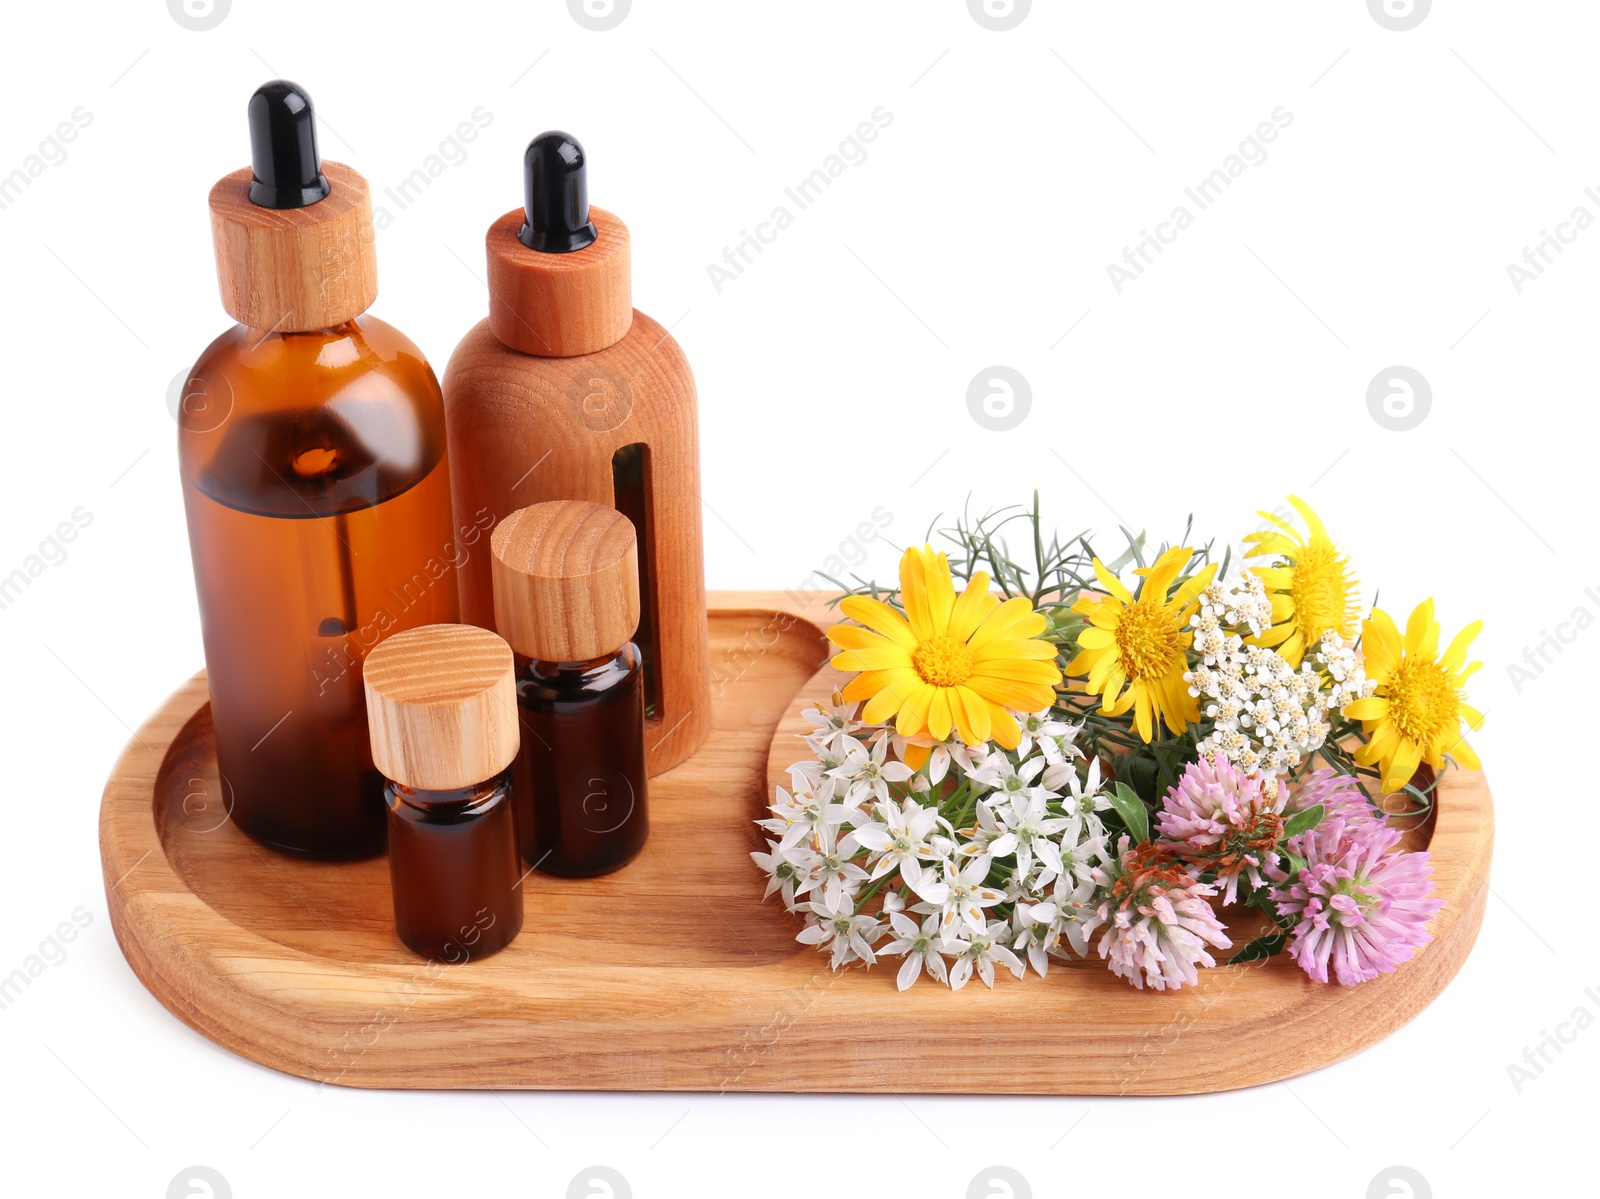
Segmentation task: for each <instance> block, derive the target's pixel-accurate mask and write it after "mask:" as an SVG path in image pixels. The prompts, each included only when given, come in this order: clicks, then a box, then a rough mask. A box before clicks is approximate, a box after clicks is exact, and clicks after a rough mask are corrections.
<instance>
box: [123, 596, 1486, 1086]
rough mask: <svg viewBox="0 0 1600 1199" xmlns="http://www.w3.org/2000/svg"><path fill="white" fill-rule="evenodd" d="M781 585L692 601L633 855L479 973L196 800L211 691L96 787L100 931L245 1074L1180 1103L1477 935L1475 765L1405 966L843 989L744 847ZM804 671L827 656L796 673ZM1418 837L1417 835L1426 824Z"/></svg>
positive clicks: (1061, 973)
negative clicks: (677, 718) (104, 916)
mask: <svg viewBox="0 0 1600 1199" xmlns="http://www.w3.org/2000/svg"><path fill="white" fill-rule="evenodd" d="M801 598H803V599H804V602H799V603H797V602H796V597H793V596H783V595H779V594H777V593H753V592H752V593H722V594H716V595H713V597H712V606H713V611H712V614H711V645H712V670H713V680H714V682H713V687H712V694H713V725H712V732H711V735H710V737H709V738H708V739H707V741H706V743H705V745H704V746H703V748H702V749H701V750H700V752H699V753H697V754H696V755H695V756H694V757H692V758H691V759H689V760H688V761H687V762H685V763H683V764H682V765H681V766H679V767H677V768H676V769H674V770H671V771H669V772H667V773H666V774H663V775H660V776H658V777H657V778H656V779H654V780H652V782H651V795H650V803H651V825H652V831H651V838H650V843H649V845H648V846H647V848H646V850H645V852H644V853H643V854H642V855H641V856H640V857H639V859H638V860H636V861H635V862H633V863H632V864H631V865H629V866H628V867H627V868H625V869H624V870H622V871H619V872H618V873H616V874H613V875H609V876H607V877H604V878H600V879H589V880H566V879H556V878H551V877H549V876H546V875H542V874H532V875H530V876H528V878H527V879H526V881H525V882H524V891H525V898H526V904H527V914H526V921H525V924H524V928H523V932H522V934H521V936H520V937H519V938H518V939H517V941H516V942H515V943H513V944H512V945H511V946H510V947H509V948H508V949H506V950H504V951H503V952H501V953H500V954H498V955H496V956H495V957H492V958H489V959H487V960H486V961H483V962H479V963H474V964H469V965H460V966H451V965H442V964H436V963H429V962H425V961H423V960H421V959H419V958H416V957H414V956H412V955H411V954H410V953H409V952H408V951H407V950H405V949H404V947H403V946H401V944H400V942H399V941H398V940H397V939H396V937H395V935H394V931H393V928H392V925H391V911H390V906H389V892H388V866H387V863H386V862H384V861H383V860H382V859H377V860H373V861H367V862H358V863H338V864H330V863H315V862H302V861H298V860H295V859H290V858H285V857H281V856H279V855H277V854H274V853H272V852H271V851H268V850H265V849H262V848H260V847H259V846H257V845H255V844H254V843H253V842H251V841H250V840H248V839H247V838H246V837H244V836H243V835H242V834H241V833H240V832H239V831H238V830H237V829H236V828H234V826H233V825H232V824H230V823H228V822H227V820H226V819H225V815H224V807H223V805H222V804H221V803H219V800H218V782H217V775H216V767H215V762H214V760H213V748H212V743H211V723H210V711H209V708H208V707H207V704H206V683H205V676H204V675H203V674H202V675H197V676H196V677H195V678H194V679H192V680H190V681H189V682H188V683H187V684H185V685H184V686H183V687H182V688H181V689H180V690H179V691H178V692H177V693H176V694H175V695H173V696H172V698H171V699H169V700H168V701H167V703H166V704H165V705H164V706H163V707H162V708H161V710H160V711H158V712H157V713H156V714H155V715H154V716H153V717H151V719H150V720H149V721H148V722H147V723H146V724H145V725H144V727H143V728H141V729H140V730H139V732H138V734H137V735H136V736H135V738H134V740H133V741H132V742H131V743H130V744H129V746H128V748H127V749H126V750H125V751H124V752H123V755H122V757H121V759H120V760H119V761H118V763H117V766H116V769H115V771H114V773H113V774H112V776H111V779H110V781H109V782H108V783H107V785H106V790H105V797H104V800H103V802H102V806H101V813H100V850H101V858H102V863H103V868H104V872H105V882H106V896H107V902H108V905H109V908H110V913H111V920H112V925H113V927H114V929H115V930H116V935H117V940H118V942H119V943H120V944H121V946H122V949H123V953H124V954H125V955H126V956H127V959H128V962H129V964H130V965H131V966H132V967H133V969H134V972H135V973H136V974H137V975H138V976H139V978H140V980H141V981H142V982H143V983H144V984H145V986H146V987H148V988H149V989H150V991H151V993H152V994H154V995H155V996H156V998H158V999H159V1000H160V1001H161V1002H162V1003H163V1004H165V1005H166V1006H167V1007H168V1008H169V1009H170V1010H171V1011H172V1012H173V1013H174V1014H175V1015H177V1016H178V1017H179V1018H180V1019H182V1020H183V1021H184V1022H186V1023H187V1024H189V1025H191V1026H192V1027H194V1028H195V1029H197V1030H198V1031H200V1032H201V1033H203V1034H204V1035H206V1036H207V1037H210V1038H211V1039H212V1040H214V1041H216V1042H217V1043H218V1044H220V1045H223V1046H225V1047H227V1048H229V1049H232V1050H233V1051H235V1052H237V1053H239V1054H242V1055H243V1056H245V1057H248V1058H250V1059H252V1060H254V1061H257V1062H261V1063H264V1064H266V1065H269V1066H272V1067H274V1068H276V1069H279V1070H284V1071H287V1072H289V1073H291V1074H296V1075H300V1076H302V1077H305V1078H310V1079H315V1080H318V1081H327V1082H336V1083H341V1084H344V1085H347V1086H361V1087H465V1088H495V1089H516V1088H530V1089H584V1090H685V1091H721V1090H735V1091H859V1092H869V1091H884V1092H904V1091H923V1092H958V1093H959V1092H994V1093H1016V1094H1118V1093H1122V1094H1146V1095H1152V1094H1183V1093H1192V1092H1200V1091H1220V1090H1228V1089H1231V1088H1235V1087H1244V1086H1250V1085H1253V1084H1257V1083H1265V1082H1272V1081H1276V1080H1278V1079H1282V1078H1287V1077H1291V1076H1293V1075H1296V1074H1300V1073H1303V1072H1305V1071H1308V1070H1312V1069H1315V1068H1317V1067H1318V1066H1322V1065H1325V1064H1327V1063H1329V1062H1333V1061H1337V1060H1339V1059H1340V1058H1343V1057H1347V1056H1348V1055H1350V1054H1352V1053H1355V1052H1357V1051H1358V1050H1360V1049H1363V1048H1365V1047H1366V1046H1368V1045H1371V1044H1373V1043H1374V1042H1375V1041H1377V1040H1379V1039H1381V1038H1382V1037H1383V1036H1385V1035H1387V1034H1388V1033H1389V1032H1391V1031H1393V1030H1394V1029H1396V1028H1398V1027H1399V1026H1400V1025H1401V1024H1404V1023H1405V1022H1406V1021H1407V1020H1409V1019H1411V1018H1412V1017H1413V1016H1415V1015H1416V1014H1417V1013H1418V1012H1420V1011H1421V1010H1422V1009H1423V1008H1424V1007H1425V1006H1427V1004H1428V1003H1429V1002H1430V1001H1431V1000H1432V999H1433V998H1434V996H1436V995H1437V994H1439V992H1440V991H1441V990H1443V988H1444V986H1445V985H1446V984H1447V983H1448V982H1449V981H1450V979H1451V978H1452V977H1453V976H1454V974H1455V972H1456V970H1457V969H1458V968H1459V967H1460V965H1461V963H1462V961H1463V960H1464V959H1465V957H1466V954H1467V952H1468V950H1469V949H1470V948H1471V946H1472V943H1473V940H1474V938H1475V937H1476V936H1477V932H1478V927H1479V924H1480V923H1481V921H1482V917H1483V907H1484V901H1485V897H1486V895H1487V884H1488V869H1489V857H1490V850H1491V844H1492V840H1493V816H1492V811H1491V806H1490V799H1489V790H1488V787H1487V785H1486V784H1485V782H1484V779H1483V776H1482V775H1481V774H1478V773H1475V772H1469V771H1452V772H1451V773H1450V775H1449V776H1447V779H1446V782H1445V783H1444V785H1443V786H1442V787H1441V788H1440V793H1439V797H1438V805H1437V817H1436V819H1435V820H1434V821H1433V827H1432V830H1431V848H1432V850H1433V861H1434V873H1435V879H1436V885H1437V888H1438V892H1439V894H1440V895H1441V896H1443V897H1444V899H1445V901H1446V902H1445V908H1444V910H1443V911H1442V912H1441V913H1440V915H1439V916H1438V917H1437V919H1436V921H1435V924H1434V935H1435V938H1436V939H1435V940H1434V942H1433V943H1432V944H1430V945H1429V946H1427V947H1426V948H1425V949H1424V950H1423V951H1422V953H1421V954H1420V955H1419V956H1418V957H1417V958H1416V959H1415V960H1414V961H1412V962H1410V963H1408V964H1406V965H1404V966H1402V967H1401V968H1400V969H1399V971H1398V972H1396V973H1395V974H1392V975H1387V976H1385V977H1382V978H1380V979H1378V980H1376V981H1374V982H1371V983H1367V984H1365V985H1364V986H1360V987H1355V988H1343V987H1337V986H1319V985H1317V984H1314V983H1312V982H1310V981H1309V980H1307V979H1306V978H1305V976H1304V975H1302V974H1301V973H1300V971H1299V970H1298V969H1297V968H1296V967H1295V966H1294V965H1293V963H1291V962H1290V961H1289V960H1288V959H1287V958H1286V957H1284V956H1281V955H1280V956H1279V957H1278V958H1274V959H1272V960H1270V961H1269V962H1267V963H1266V964H1264V965H1263V964H1257V965H1254V966H1235V967H1223V968H1219V969H1216V970H1211V971H1205V972H1202V980H1203V981H1202V982H1201V984H1200V985H1199V986H1196V987H1193V988H1186V989H1184V990H1182V991H1179V992H1177V993H1172V994H1155V993H1151V992H1140V991H1136V990H1134V989H1133V988H1132V987H1130V986H1128V985H1127V984H1126V983H1124V982H1122V981H1121V980H1120V979H1117V978H1114V977H1113V976H1112V975H1111V974H1110V972H1109V971H1107V970H1106V969H1104V968H1103V966H1101V965H1100V964H1099V963H1086V964H1081V965H1074V966H1070V967H1065V968H1060V969H1058V968H1056V967H1055V966H1052V968H1051V972H1050V975H1049V977H1048V978H1044V979H1040V978H1037V977H1033V976H1030V977H1029V978H1028V979H1027V980H1026V981H1024V982H1018V981H1017V980H1015V979H1013V978H1011V977H1010V976H1009V975H1003V977H1002V978H1001V980H1000V981H999V982H997V984H996V986H995V989H994V990H993V991H992V992H991V991H988V990H985V989H984V987H983V986H982V985H981V984H980V983H977V982H974V983H972V984H970V985H969V986H968V987H967V988H966V989H965V990H963V991H960V992H957V993H951V992H950V991H948V990H946V989H944V988H942V987H937V986H934V985H931V984H929V983H928V982H927V980H924V981H923V982H922V983H919V984H918V985H917V986H916V987H914V988H913V989H912V990H911V991H909V992H907V993H905V994H900V993H898V992H897V991H896V990H895V984H894V969H893V968H892V966H890V967H889V968H880V969H875V970H871V971H866V970H862V969H859V968H852V969H849V970H847V971H844V972H842V973H839V974H835V973H833V972H831V971H830V970H829V969H828V967H827V959H826V957H825V956H824V955H822V954H819V953H817V952H816V951H815V950H814V949H812V948H811V947H809V946H803V945H799V944H797V943H796V942H795V940H794V935H795V933H796V932H797V931H798V925H797V922H796V921H795V919H794V918H793V917H791V916H790V915H788V914H787V913H786V912H784V911H783V910H782V907H781V905H779V903H778V902H777V900H776V899H774V900H773V901H771V902H769V903H766V904H763V903H762V902H761V891H762V879H761V875H760V874H759V872H758V871H757V870H756V868H755V866H754V865H753V864H752V863H751V861H750V858H749V856H748V854H749V851H750V850H751V849H760V848H762V847H763V842H762V841H761V839H760V836H759V830H757V829H756V828H755V827H754V825H752V824H751V821H752V819H753V818H755V817H756V816H758V815H760V814H761V809H762V808H763V807H764V806H765V804H766V803H767V802H768V796H769V795H770V794H771V787H772V784H773V783H774V782H782V781H785V779H786V777H787V776H786V774H785V768H786V767H787V766H788V765H789V764H790V763H791V762H792V761H794V760H795V759H796V758H798V757H801V756H803V755H804V745H803V744H802V743H801V742H800V741H798V740H796V739H795V738H794V736H793V735H792V734H794V733H796V732H799V731H801V730H802V729H803V728H804V727H805V723H804V721H803V720H802V719H801V717H800V715H799V714H800V711H801V709H802V708H803V707H805V706H806V705H807V704H809V703H811V702H814V700H815V699H816V698H820V697H823V696H826V694H827V693H828V691H829V690H830V689H831V687H832V686H833V683H834V678H835V676H834V675H833V672H832V671H831V670H829V669H827V668H826V667H822V663H823V662H824V660H825V657H826V648H825V646H824V643H823V641H822V638H821V633H820V627H824V626H825V625H826V624H827V623H828V622H829V620H830V618H831V613H830V612H829V611H828V610H826V609H824V608H823V607H822V606H821V605H820V603H818V602H816V601H815V600H814V599H813V598H809V597H801ZM819 667H821V669H819ZM1419 836H1420V837H1421V838H1423V839H1426V838H1427V836H1428V831H1427V830H1422V831H1421V833H1420V834H1419Z"/></svg>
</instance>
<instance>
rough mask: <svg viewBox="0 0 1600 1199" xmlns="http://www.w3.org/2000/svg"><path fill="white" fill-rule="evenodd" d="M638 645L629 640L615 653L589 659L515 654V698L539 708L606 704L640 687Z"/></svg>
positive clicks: (573, 707)
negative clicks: (544, 658)
mask: <svg viewBox="0 0 1600 1199" xmlns="http://www.w3.org/2000/svg"><path fill="white" fill-rule="evenodd" d="M640 680H641V658H640V655H639V647H638V646H637V645H635V644H634V643H633V642H631V641H630V642H628V643H627V644H626V645H624V646H623V647H622V648H621V649H619V650H618V651H617V652H616V653H615V654H611V655H608V656H607V657H604V658H596V659H594V660H592V661H589V662H536V661H531V660H529V659H527V658H523V657H521V656H519V657H518V658H517V673H516V686H517V700H518V702H519V703H521V704H522V705H523V706H524V707H532V708H538V709H551V708H561V709H564V710H569V711H570V710H573V709H594V708H607V707H610V706H612V705H613V704H618V703H621V702H623V701H624V700H625V699H627V698H628V697H629V696H631V695H633V694H634V693H635V692H637V691H638V689H639V684H640Z"/></svg>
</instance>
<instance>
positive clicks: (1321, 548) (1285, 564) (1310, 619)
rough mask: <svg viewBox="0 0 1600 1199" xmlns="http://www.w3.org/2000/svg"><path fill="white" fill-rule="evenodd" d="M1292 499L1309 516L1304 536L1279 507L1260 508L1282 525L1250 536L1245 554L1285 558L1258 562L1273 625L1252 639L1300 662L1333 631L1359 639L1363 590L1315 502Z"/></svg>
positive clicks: (1296, 663) (1347, 638)
mask: <svg viewBox="0 0 1600 1199" xmlns="http://www.w3.org/2000/svg"><path fill="white" fill-rule="evenodd" d="M1289 503H1291V504H1292V505H1294V510H1295V511H1296V512H1298V513H1299V514H1300V516H1301V518H1302V519H1303V520H1304V521H1305V522H1306V535H1305V536H1304V537H1301V536H1300V534H1299V533H1298V532H1297V531H1296V530H1295V527H1294V525H1292V524H1290V523H1289V522H1288V521H1286V520H1284V519H1283V518H1282V517H1281V516H1278V515H1277V514H1276V513H1273V512H1259V513H1257V515H1258V516H1261V517H1263V518H1264V519H1266V520H1268V521H1270V522H1271V523H1272V524H1273V525H1274V526H1276V527H1275V528H1272V529H1264V530H1262V531H1261V532H1259V533H1251V534H1250V535H1249V536H1248V537H1246V538H1245V540H1246V541H1251V542H1255V546H1254V548H1252V549H1251V550H1250V552H1249V553H1248V554H1246V555H1245V557H1247V558H1257V557H1261V556H1263V555H1270V556H1271V557H1273V558H1276V559H1278V560H1279V562H1278V563H1277V564H1276V565H1273V566H1257V567H1253V568H1252V569H1253V570H1254V571H1255V573H1256V574H1257V575H1259V576H1260V577H1261V582H1262V583H1263V584H1264V585H1265V587H1266V590H1267V594H1268V595H1269V596H1270V597H1271V598H1272V627H1271V628H1270V629H1267V630H1264V631H1263V632H1262V633H1261V635H1260V636H1258V637H1252V638H1250V639H1249V642H1248V644H1250V645H1262V646H1266V647H1268V648H1270V649H1276V650H1277V651H1278V654H1279V656H1280V657H1282V658H1283V660H1284V661H1286V662H1288V663H1289V665H1290V666H1296V667H1297V666H1299V665H1300V659H1302V658H1303V657H1305V655H1306V653H1307V652H1308V651H1310V650H1313V649H1315V648H1316V646H1317V642H1319V641H1321V640H1322V638H1323V636H1324V635H1325V634H1327V633H1337V634H1339V636H1341V637H1343V638H1344V639H1345V641H1347V642H1348V641H1353V640H1354V639H1355V630H1356V621H1357V620H1359V619H1360V616H1361V592H1360V590H1359V584H1358V583H1357V581H1356V579H1355V578H1354V577H1352V576H1351V574H1350V559H1348V558H1346V557H1345V556H1344V553H1343V551H1342V550H1341V549H1340V548H1339V547H1338V546H1337V545H1335V544H1334V543H1333V541H1332V539H1331V538H1329V536H1328V530H1327V529H1326V528H1324V527H1323V524H1322V519H1321V518H1320V517H1319V516H1318V515H1317V514H1316V513H1315V512H1313V511H1312V510H1311V505H1310V504H1308V503H1306V502H1305V501H1304V500H1303V499H1301V498H1300V497H1299V496H1295V495H1291V496H1290V497H1289Z"/></svg>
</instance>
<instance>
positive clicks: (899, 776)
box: [828, 736, 911, 807]
mask: <svg viewBox="0 0 1600 1199" xmlns="http://www.w3.org/2000/svg"><path fill="white" fill-rule="evenodd" d="M888 753H889V738H888V737H883V736H880V737H877V738H875V739H874V744H873V747H872V749H871V750H870V751H869V750H868V749H867V747H866V746H864V745H862V744H861V742H859V741H855V740H852V741H851V742H850V747H849V748H848V749H847V750H846V751H845V755H844V760H843V761H842V762H840V763H839V765H838V766H836V767H834V768H833V769H832V770H830V771H829V772H828V773H829V774H830V775H832V776H833V777H834V778H835V779H838V780H839V782H840V783H841V784H843V786H844V788H845V793H844V801H845V803H846V804H848V805H850V806H851V807H860V806H861V805H863V804H866V803H868V802H872V801H877V802H880V803H881V802H884V801H886V800H888V798H889V784H890V783H903V782H905V781H906V780H907V779H909V778H910V777H911V767H909V766H907V765H906V764H905V763H904V762H890V761H888V760H887V758H888Z"/></svg>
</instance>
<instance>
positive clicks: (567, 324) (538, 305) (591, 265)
mask: <svg viewBox="0 0 1600 1199" xmlns="http://www.w3.org/2000/svg"><path fill="white" fill-rule="evenodd" d="M329 178H330V179H331V178H332V176H331V175H330V176H329ZM589 220H590V221H592V222H593V223H594V230H595V234H596V237H595V239H594V241H592V242H590V243H589V244H588V245H587V246H585V247H584V248H583V249H581V250H574V251H572V252H571V253H570V254H544V253H541V252H540V251H538V250H530V249H528V247H527V246H525V245H523V244H522V243H521V242H520V241H518V240H517V230H519V229H521V228H522V222H523V212H522V209H520V208H517V209H513V210H512V211H511V212H508V213H506V214H505V216H503V217H501V218H500V219H499V220H498V221H496V222H495V223H494V224H492V225H490V226H489V235H488V239H487V241H488V250H489V328H490V329H492V330H493V331H494V335H495V338H496V339H497V340H498V341H499V342H500V343H501V344H502V345H507V346H510V347H511V348H512V349H513V350H520V351H522V352H523V353H524V354H537V355H538V356H539V357H540V358H574V357H576V356H578V355H579V354H595V353H598V352H599V351H601V350H603V349H605V348H606V347H607V346H613V345H616V343H617V342H619V341H621V340H622V339H623V338H624V337H625V336H626V335H627V332H628V329H629V328H630V327H631V326H632V324H633V258H632V251H631V249H630V247H629V240H628V227H627V226H626V225H624V224H623V223H622V222H621V221H620V220H618V219H617V218H616V217H614V216H612V215H611V214H610V213H609V212H606V211H605V210H604V209H600V208H593V207H591V208H590V209H589Z"/></svg>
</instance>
